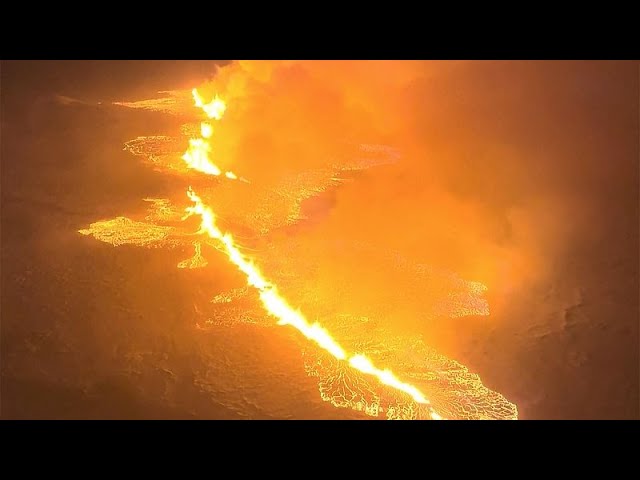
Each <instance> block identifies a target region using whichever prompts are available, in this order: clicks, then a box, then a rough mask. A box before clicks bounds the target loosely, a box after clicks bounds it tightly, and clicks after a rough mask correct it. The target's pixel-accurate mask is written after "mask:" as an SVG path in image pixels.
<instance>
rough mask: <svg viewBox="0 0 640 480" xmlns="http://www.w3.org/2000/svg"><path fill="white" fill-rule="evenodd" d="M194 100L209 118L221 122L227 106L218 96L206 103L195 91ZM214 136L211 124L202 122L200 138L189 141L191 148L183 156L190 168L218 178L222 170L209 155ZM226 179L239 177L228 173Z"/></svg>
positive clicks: (193, 92)
mask: <svg viewBox="0 0 640 480" xmlns="http://www.w3.org/2000/svg"><path fill="white" fill-rule="evenodd" d="M191 93H192V94H193V100H194V102H195V105H196V107H198V108H201V109H202V110H203V111H204V113H206V115H207V117H209V118H213V119H215V120H220V119H221V118H222V115H223V114H224V112H225V110H226V109H227V106H226V104H225V103H224V101H222V100H221V99H220V98H218V96H216V97H215V98H214V99H213V100H212V101H211V102H209V103H204V100H203V99H202V97H201V96H200V94H199V93H198V90H197V89H195V88H194V89H193V91H192V92H191ZM212 135H213V126H212V125H211V124H210V123H207V122H202V123H201V124H200V136H201V137H200V138H192V139H190V140H189V148H188V149H187V151H186V152H185V153H184V155H183V156H182V159H183V160H184V161H185V162H186V163H187V166H188V167H189V168H192V169H194V170H198V171H199V172H202V173H206V174H207V175H215V176H218V175H220V174H221V173H222V171H221V170H220V168H218V166H217V165H215V164H214V163H213V162H212V161H211V158H210V157H209V154H210V153H211V143H210V139H211V136H212ZM224 175H225V177H227V178H228V179H230V180H237V179H238V177H237V176H236V174H235V173H233V172H226V173H225V174H224Z"/></svg>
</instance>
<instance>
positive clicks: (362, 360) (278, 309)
mask: <svg viewBox="0 0 640 480" xmlns="http://www.w3.org/2000/svg"><path fill="white" fill-rule="evenodd" d="M187 195H188V197H189V199H190V200H191V201H192V202H193V203H194V205H193V206H190V207H187V209H186V211H187V215H186V216H185V217H184V218H188V217H190V216H192V215H200V217H201V218H202V221H201V224H200V230H199V232H198V233H206V234H207V235H209V236H210V237H211V238H214V239H216V240H218V241H220V243H221V244H222V246H223V247H224V252H225V253H226V255H227V257H229V260H230V261H231V262H232V263H233V264H234V265H235V266H236V267H238V269H239V270H240V271H241V272H242V273H244V274H245V275H246V276H247V283H248V284H249V285H251V286H252V287H255V288H256V289H257V290H258V291H259V292H260V300H261V301H262V304H263V306H264V308H265V309H266V310H267V312H268V313H269V314H270V315H273V316H274V317H276V318H277V319H278V325H291V326H292V327H294V328H295V329H296V330H298V331H299V332H300V333H302V334H303V335H304V336H305V337H306V338H308V339H309V340H312V341H313V342H315V343H317V344H318V345H319V346H320V347H321V348H322V349H324V350H326V351H327V352H329V353H330V354H331V355H332V356H334V357H335V358H337V359H338V360H342V361H346V362H348V363H349V365H350V366H351V367H352V368H354V369H356V370H358V371H360V372H362V373H365V374H367V375H372V376H374V377H376V378H377V379H378V380H379V381H380V382H381V383H383V384H384V385H388V386H390V387H392V388H395V389H396V390H399V391H402V392H404V393H406V394H408V395H410V396H411V398H413V400H414V401H416V402H417V403H420V404H423V405H426V407H427V409H428V411H429V414H430V416H431V418H433V419H434V420H441V419H442V417H441V416H440V415H438V413H436V411H435V410H434V409H433V407H432V406H431V404H430V402H429V400H427V398H426V397H425V396H424V395H423V394H422V393H421V392H420V391H419V390H418V389H417V388H416V387H414V386H413V385H409V384H407V383H403V382H402V381H400V380H399V379H398V378H397V377H396V376H395V375H394V374H393V373H392V372H391V371H389V370H380V369H378V368H377V367H375V366H374V365H373V363H372V362H371V360H369V359H368V358H367V357H366V356H364V355H362V354H354V355H349V354H347V352H345V350H344V349H343V348H342V347H341V346H340V345H339V344H338V342H336V341H335V340H334V339H333V338H332V337H331V335H330V334H329V332H327V331H326V330H325V329H324V328H322V327H321V326H320V325H319V324H318V323H311V324H310V323H309V322H308V321H307V319H306V318H305V317H304V316H303V315H302V313H300V312H298V311H296V310H294V309H293V308H291V307H290V306H289V304H288V303H287V302H286V300H284V299H283V298H282V297H281V296H280V295H279V294H278V290H277V289H276V286H275V285H273V284H272V283H270V282H269V281H267V280H265V279H264V277H263V276H262V274H261V273H260V271H259V270H258V268H257V267H256V266H254V265H253V263H251V262H250V261H249V260H247V259H246V258H245V257H244V256H243V255H242V253H241V252H240V250H239V249H238V247H236V246H235V244H234V242H233V238H232V237H231V235H230V234H229V233H224V234H223V233H222V231H221V230H220V229H219V228H218V227H217V225H216V222H215V220H216V219H215V214H214V213H213V211H212V210H211V209H210V208H209V207H207V206H206V205H205V204H204V203H203V202H202V200H201V199H200V197H198V195H196V194H195V193H194V191H193V190H192V189H191V187H190V188H189V190H188V191H187Z"/></svg>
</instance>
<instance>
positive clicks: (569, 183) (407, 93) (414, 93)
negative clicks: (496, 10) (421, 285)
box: [202, 61, 637, 292]
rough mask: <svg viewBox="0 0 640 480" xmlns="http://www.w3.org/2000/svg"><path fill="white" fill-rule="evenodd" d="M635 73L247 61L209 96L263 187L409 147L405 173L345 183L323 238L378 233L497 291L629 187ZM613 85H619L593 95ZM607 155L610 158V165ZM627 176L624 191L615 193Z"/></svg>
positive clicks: (552, 261) (225, 146)
mask: <svg viewBox="0 0 640 480" xmlns="http://www.w3.org/2000/svg"><path fill="white" fill-rule="evenodd" d="M630 69H633V65H632V64H626V63H620V64H606V63H583V62H573V63H571V62H569V63H562V64H559V63H552V62H400V61H361V62H343V61H300V62H292V61H273V62H270V61H260V62H254V61H252V62H242V61H239V62H234V63H232V64H230V65H228V66H225V67H222V68H220V69H219V71H218V73H217V75H216V77H215V79H214V80H213V82H212V83H211V84H209V85H207V86H205V87H204V88H203V89H202V91H203V92H206V93H207V94H208V95H213V94H214V93H221V94H223V95H224V97H225V100H226V101H227V103H228V105H229V109H228V113H227V117H226V118H225V122H223V123H221V124H220V126H219V132H220V134H219V135H217V136H216V139H217V140H216V142H217V143H216V148H217V151H218V156H217V158H218V159H219V161H220V163H222V164H225V162H228V164H225V165H224V166H225V167H226V168H232V169H233V170H234V171H238V172H242V174H243V175H245V176H246V177H247V178H251V179H252V180H253V181H256V182H264V181H268V180H269V179H271V178H277V177H279V176H280V175H281V174H282V173H283V172H284V171H287V170H289V169H292V168H294V169H298V170H303V169H308V168H314V167H317V166H319V165H321V164H323V163H324V162H326V161H327V158H330V157H331V156H335V155H340V153H341V150H340V149H341V148H343V147H342V145H343V144H344V143H348V142H356V143H383V144H388V145H391V146H393V147H395V148H397V149H399V150H400V152H401V153H402V158H401V161H400V162H398V163H397V164H394V165H388V166H383V167H378V168H374V169H371V170H369V171H367V172H366V173H365V174H364V175H363V176H362V177H361V178H359V179H358V181H357V182H354V183H351V184H347V185H345V186H344V187H342V188H341V189H339V191H338V192H337V193H336V198H335V201H334V202H333V207H332V210H331V211H330V212H329V214H328V215H329V218H328V220H327V221H326V222H323V224H322V226H320V227H318V228H320V229H321V230H322V232H318V234H317V237H318V238H319V240H318V241H319V242H322V241H324V239H327V238H340V237H341V236H342V237H345V236H346V237H348V238H350V239H356V240H362V241H367V240H372V239H375V242H376V244H377V245H379V246H381V247H388V248H390V249H395V250H399V251H401V252H403V253H404V254H406V255H409V256H410V257H412V258H413V259H414V260H415V261H418V262H425V263H430V264H435V265H437V266H439V267H443V268H449V269H451V270H454V271H456V272H459V273H460V274H461V275H463V276H464V277H465V278H467V279H473V280H479V281H482V282H484V283H486V284H487V285H488V287H489V289H490V291H502V292H512V291H513V290H514V289H517V288H522V287H524V286H525V285H527V282H531V281H534V280H535V279H539V278H540V277H541V276H544V275H545V274H547V273H548V270H549V268H552V267H553V266H554V265H556V264H557V261H558V259H559V258H561V257H562V256H563V255H566V254H567V251H568V250H570V249H571V248H574V247H573V245H574V244H575V243H576V242H578V243H579V242H580V240H579V239H580V238H581V237H584V236H585V235H588V234H589V232H591V229H593V223H594V221H595V219H596V218H597V217H598V216H601V215H602V207H601V205H600V199H602V198H603V197H605V196H608V195H614V196H616V195H617V196H619V195H624V194H629V195H632V194H633V193H632V191H633V188H634V187H633V183H632V181H633V177H634V176H633V172H634V166H633V164H632V163H630V162H629V160H628V159H629V158H630V157H629V155H628V154H629V153H631V152H632V149H633V148H634V145H633V144H632V143H630V142H629V136H628V134H629V131H630V129H633V128H634V127H637V118H635V119H634V117H633V106H632V105H630V106H627V105H626V104H624V99H625V98H628V97H629V94H630V93H632V92H633V87H634V85H633V82H630V81H629V78H631V79H633V76H629V75H628V74H629V71H630ZM612 81H613V82H612ZM612 83H613V84H614V85H617V87H618V88H617V92H613V94H612V95H611V94H608V95H606V96H604V95H602V96H598V95H599V94H600V93H603V89H606V88H611V84H612ZM607 93H611V92H607ZM636 96H637V94H636ZM605 118H606V122H605V121H604V119H605ZM603 156H607V157H608V158H610V160H611V167H610V168H605V169H604V170H603V168H602V165H603V163H602V162H601V160H602V157H603ZM631 158H632V156H631ZM627 177H629V179H628V181H627V180H625V178H627ZM621 179H622V182H623V184H624V185H626V186H627V187H628V191H626V192H625V191H624V189H623V191H622V192H621V191H620V189H619V187H618V188H616V189H614V188H612V185H614V184H616V185H618V186H619V185H620V180H621ZM600 228H602V227H600ZM354 267H355V266H354ZM371 270H372V271H371V272H368V274H369V277H368V278H369V279H370V280H369V281H370V282H372V281H373V280H372V277H371V275H373V278H374V279H375V278H376V273H375V269H371ZM377 276H378V277H383V276H384V272H379V273H378V274H377ZM380 283H381V284H383V283H384V280H383V279H381V280H380Z"/></svg>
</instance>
